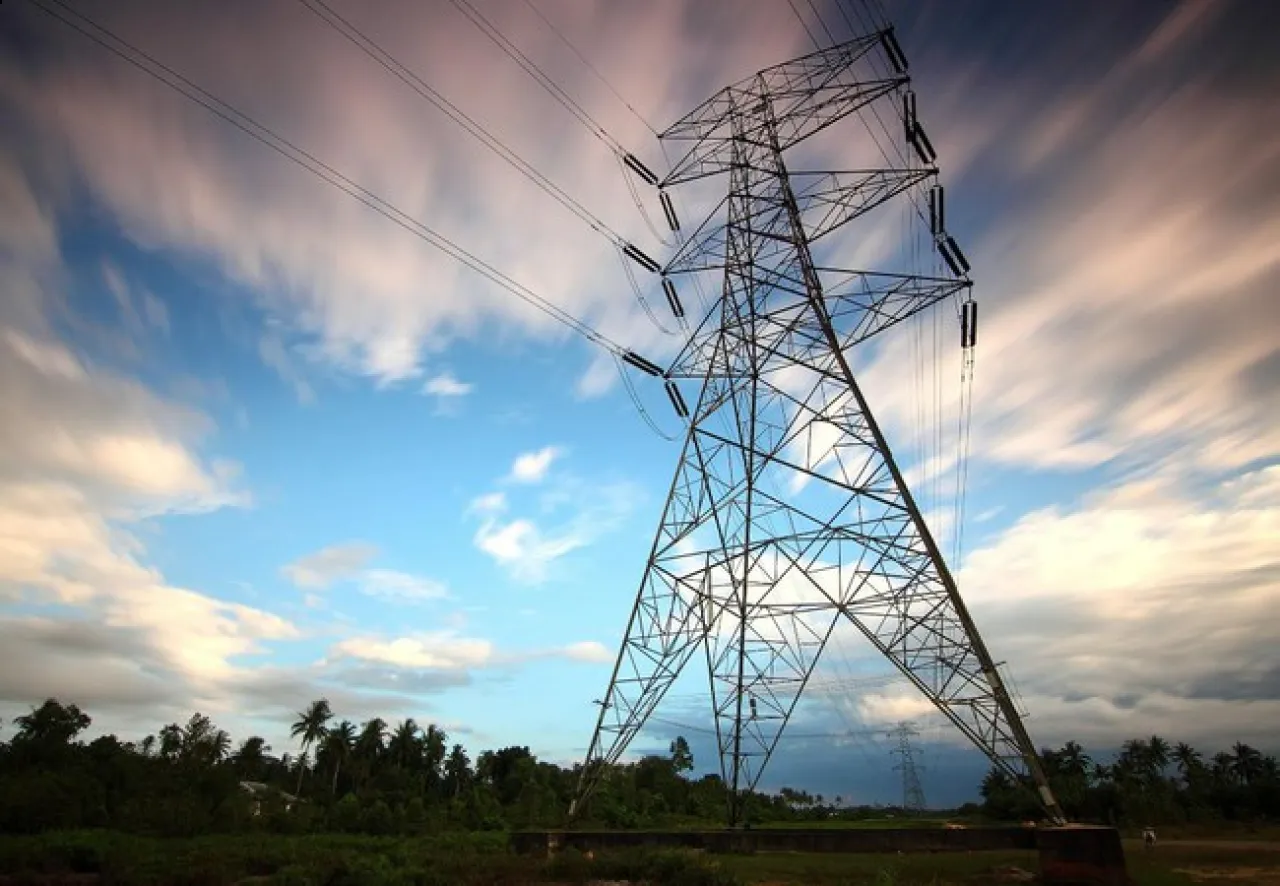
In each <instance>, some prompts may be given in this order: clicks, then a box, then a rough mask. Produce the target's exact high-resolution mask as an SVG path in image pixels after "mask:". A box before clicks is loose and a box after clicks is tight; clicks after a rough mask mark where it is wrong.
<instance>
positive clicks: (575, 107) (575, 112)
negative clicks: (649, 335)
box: [303, 0, 688, 335]
mask: <svg viewBox="0 0 1280 886" xmlns="http://www.w3.org/2000/svg"><path fill="white" fill-rule="evenodd" d="M303 2H321V0H303ZM451 2H452V3H453V5H454V7H455V8H457V10H458V11H459V12H461V13H462V14H463V15H464V16H466V18H467V19H468V20H469V21H470V22H471V23H472V24H473V25H475V26H476V27H477V28H478V29H479V30H480V32H481V33H483V34H484V35H485V36H486V37H488V38H489V39H490V40H491V41H492V42H493V43H494V45H495V46H497V47H498V48H499V49H501V50H502V51H503V53H505V54H506V55H507V57H508V58H510V59H511V60H512V61H513V62H515V63H516V64H517V65H518V66H519V67H520V68H521V69H522V70H523V71H524V72H525V73H526V74H528V75H529V76H530V77H532V78H533V79H534V81H535V82H536V83H537V84H538V85H539V86H541V87H542V88H543V89H544V90H546V92H547V94H549V95H550V96H551V97H552V98H553V99H555V100H556V101H557V102H558V103H559V104H560V105H561V106H562V107H564V109H565V110H566V111H568V112H569V114H570V115H571V116H573V117H574V119H576V120H577V121H578V122H579V123H580V124H581V125H582V126H583V128H585V129H586V130H587V132H589V133H590V134H591V135H592V136H594V137H595V138H597V139H599V140H600V142H602V143H603V144H604V145H606V146H607V147H608V148H609V149H610V150H611V151H613V154H614V156H615V157H616V158H617V160H618V162H619V163H620V164H621V165H622V166H624V167H628V168H630V169H631V170H632V171H633V172H635V173H636V175H638V176H640V177H641V178H643V179H644V180H645V182H646V183H647V184H649V185H653V186H657V185H658V177H657V176H656V175H654V174H653V172H652V170H650V169H648V168H647V167H646V166H645V165H644V164H643V163H641V162H640V160H639V158H637V157H636V156H635V155H634V154H632V153H631V152H630V151H628V150H627V149H626V148H624V147H623V146H622V144H621V143H620V142H619V141H618V140H617V139H616V138H614V137H613V135H612V134H611V133H610V132H609V130H607V129H605V127H604V126H603V125H601V124H600V123H599V122H598V121H597V120H596V119H595V118H594V117H592V116H591V114H590V112H588V111H587V109H586V108H584V107H583V106H582V105H581V104H579V103H578V102H577V101H575V100H574V98H573V96H571V95H569V93H568V92H566V91H565V90H564V88H562V87H561V86H560V84H559V83H557V82H556V81H555V78H553V77H552V76H551V75H550V74H548V73H547V72H546V71H544V70H542V68H540V67H538V64H537V62H535V61H533V60H532V59H531V58H529V57H528V56H527V55H525V54H524V53H523V52H521V51H520V47H518V46H516V45H515V43H513V42H512V41H511V40H510V39H508V37H507V36H506V35H505V34H503V33H502V29H501V28H499V27H498V26H497V25H495V24H494V23H493V22H491V21H490V20H489V19H488V18H486V17H485V15H484V13H482V12H480V11H479V10H478V9H476V8H475V7H474V6H472V5H471V3H470V2H468V0H451ZM534 12H535V13H537V12H538V11H537V9H536V8H535V9H534ZM538 15H539V17H540V18H542V19H543V21H546V17H545V16H542V15H541V13H538ZM548 24H549V25H550V23H549V22H548ZM551 27H552V29H553V30H555V28H554V26H553V25H552V26H551ZM556 33H557V34H558V35H559V36H560V39H561V40H563V41H564V42H565V43H568V38H566V37H565V36H564V35H563V34H560V33H559V31H556ZM569 46H570V48H571V49H572V48H573V44H571V43H570V44H569ZM573 51H574V53H575V54H576V55H578V57H579V58H582V54H581V53H579V52H578V51H577V50H576V49H574V50H573ZM583 60H584V61H585V59H583ZM587 65H588V66H589V67H591V65H590V62H587ZM592 70H594V68H592ZM596 74H597V76H599V77H600V78H601V79H604V78H603V75H601V74H599V72H598V71H597V72H596ZM606 83H607V81H606ZM615 94H616V90H615ZM624 103H625V100H624ZM650 129H652V127H650ZM624 179H625V180H626V183H627V189H628V191H629V192H630V194H631V200H632V202H633V203H634V204H635V206H636V209H638V210H639V212H640V216H641V218H642V219H643V220H644V222H645V224H646V225H647V226H648V228H649V230H650V232H652V233H653V235H654V236H655V237H656V238H657V239H658V240H659V242H661V243H662V244H663V245H664V246H669V245H670V242H669V241H668V240H667V239H666V238H664V237H663V236H662V234H660V233H659V232H658V229H657V226H656V225H654V223H653V220H652V218H651V217H650V215H649V211H648V209H646V208H645V205H644V202H643V201H642V200H641V199H640V195H639V193H637V192H636V189H635V186H634V184H633V183H632V181H631V179H630V177H627V176H626V175H625V169H624ZM615 245H616V246H617V247H618V248H619V249H621V250H622V251H623V253H624V254H625V255H626V256H627V257H628V258H630V259H632V260H633V261H635V262H636V263H637V264H639V265H641V266H642V267H644V268H645V269H646V270H648V271H650V272H651V273H655V274H656V273H659V272H660V270H661V267H660V265H658V263H657V262H654V261H653V260H652V259H650V258H648V257H647V256H644V255H642V254H640V253H639V252H638V250H636V248H635V247H634V246H632V245H631V244H629V243H627V242H626V241H625V240H622V239H620V238H619V239H618V240H617V241H616V242H615ZM629 279H630V281H631V287H632V291H633V292H634V294H635V297H636V300H637V301H638V302H640V304H641V306H642V307H643V308H644V309H645V311H646V313H649V307H648V304H647V303H646V302H645V299H644V295H643V293H642V291H641V288H640V286H639V284H638V283H637V282H636V281H635V279H634V278H633V277H630V276H629ZM650 317H651V319H652V314H650ZM678 319H680V320H681V322H680V327H681V329H683V330H685V331H686V332H687V331H688V330H687V327H686V326H685V324H684V323H683V321H682V318H678ZM654 323H655V325H656V326H657V327H658V329H659V330H660V331H662V332H664V333H665V334H668V335H674V334H675V333H674V332H671V331H670V330H667V329H665V328H664V327H662V325H661V324H658V323H657V321H656V319H654Z"/></svg>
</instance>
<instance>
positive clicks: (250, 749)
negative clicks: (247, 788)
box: [232, 735, 271, 778]
mask: <svg viewBox="0 0 1280 886" xmlns="http://www.w3.org/2000/svg"><path fill="white" fill-rule="evenodd" d="M270 750H271V748H270V746H268V745H267V743H266V741H265V740H264V739H263V738H262V736H260V735H251V736H249V737H248V738H246V739H245V740H244V741H242V742H241V743H240V747H239V748H238V749H237V750H236V752H235V754H234V755H233V756H232V762H234V763H235V766H236V769H237V770H238V771H239V772H240V774H241V775H242V776H244V777H245V778H254V777H256V776H257V775H259V774H261V772H262V767H263V765H264V764H265V763H266V757H267V752H268V751H270Z"/></svg>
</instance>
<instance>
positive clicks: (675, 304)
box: [662, 277, 684, 320]
mask: <svg viewBox="0 0 1280 886" xmlns="http://www.w3.org/2000/svg"><path fill="white" fill-rule="evenodd" d="M662 291H663V292H665V293H666V294H667V304H669V305H670V306H671V313H673V314H675V315H676V319H677V320H683V319H684V305H682V304H680V296H679V295H677V294H676V285H675V284H674V283H672V282H671V279H670V278H669V277H663V278H662Z"/></svg>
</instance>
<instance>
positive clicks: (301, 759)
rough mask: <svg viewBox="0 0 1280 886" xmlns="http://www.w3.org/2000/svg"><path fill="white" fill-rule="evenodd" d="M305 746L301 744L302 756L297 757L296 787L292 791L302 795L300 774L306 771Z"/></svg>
mask: <svg viewBox="0 0 1280 886" xmlns="http://www.w3.org/2000/svg"><path fill="white" fill-rule="evenodd" d="M306 758H307V746H306V745H305V744H304V745H303V746H302V756H301V757H299V758H298V789H297V790H296V791H294V793H295V794H296V795H297V796H299V797H301V796H302V775H303V773H305V772H306V771H307V759H306Z"/></svg>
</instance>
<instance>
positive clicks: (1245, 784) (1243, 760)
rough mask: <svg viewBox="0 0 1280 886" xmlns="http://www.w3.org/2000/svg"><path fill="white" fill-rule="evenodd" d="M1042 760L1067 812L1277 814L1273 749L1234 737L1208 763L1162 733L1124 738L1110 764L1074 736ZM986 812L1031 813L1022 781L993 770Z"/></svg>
mask: <svg viewBox="0 0 1280 886" xmlns="http://www.w3.org/2000/svg"><path fill="white" fill-rule="evenodd" d="M1040 758H1041V762H1042V763H1043V765H1044V769H1045V773H1046V775H1047V776H1048V778H1049V783H1050V785H1051V786H1052V787H1053V791H1054V793H1055V794H1056V795H1057V797H1058V801H1059V802H1060V803H1061V804H1062V807H1063V809H1064V810H1065V811H1066V813H1067V817H1068V818H1070V819H1072V820H1076V821H1093V822H1098V823H1102V824H1111V825H1117V826H1121V827H1144V826H1146V825H1157V824H1159V825H1169V824H1175V825H1180V824H1188V823H1206V822H1221V821H1275V820H1277V819H1280V773H1277V771H1276V770H1277V766H1276V760H1275V758H1274V757H1268V756H1265V755H1263V754H1262V753H1261V752H1259V751H1258V750H1256V749H1255V748H1252V747H1249V746H1248V745H1245V744H1240V743H1237V744H1236V745H1234V746H1233V747H1232V749H1231V750H1230V751H1223V752H1221V753H1218V754H1216V755H1215V756H1214V757H1213V758H1212V760H1211V762H1210V763H1208V764H1206V763H1205V762H1204V756H1203V755H1202V754H1200V753H1199V752H1198V751H1196V750H1195V749H1194V748H1192V747H1191V746H1190V745H1187V744H1182V743H1180V744H1177V745H1170V743H1169V742H1168V741H1166V740H1165V739H1163V738H1161V737H1160V736H1158V735H1153V736H1151V737H1150V738H1135V739H1131V740H1129V741H1127V742H1125V743H1124V746H1123V747H1122V748H1121V751H1120V753H1119V755H1118V756H1117V757H1116V759H1115V761H1114V762H1113V763H1111V764H1100V763H1096V762H1094V761H1093V760H1092V759H1090V757H1089V756H1088V755H1086V754H1085V753H1084V749H1083V748H1081V747H1080V745H1078V744H1076V743H1075V742H1067V743H1066V744H1065V745H1063V746H1062V747H1061V748H1060V749H1058V750H1044V751H1041V753H1040ZM982 797H983V805H982V813H983V815H984V816H985V817H987V818H990V819H995V820H998V821H1018V820H1023V819H1027V818H1034V817H1036V816H1037V815H1038V807H1037V805H1036V802H1035V798H1034V796H1033V795H1032V794H1031V792H1030V791H1029V790H1027V789H1026V787H1025V786H1022V785H1018V784H1016V783H1015V782H1014V781H1013V780H1012V779H1011V778H1009V777H1008V776H1007V775H1006V774H1004V773H1003V772H1000V771H998V770H992V771H991V772H990V773H989V774H988V775H987V777H986V778H985V779H984V780H983V782H982Z"/></svg>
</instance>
